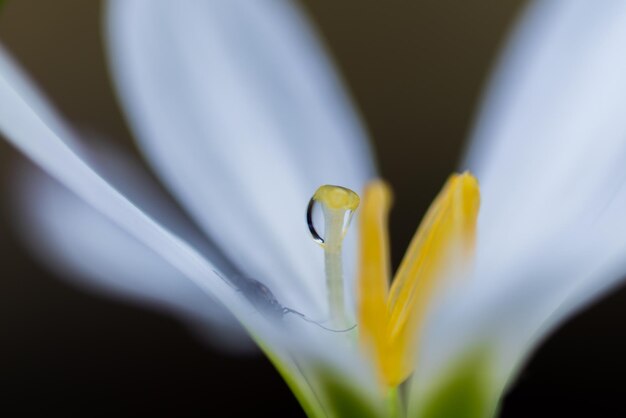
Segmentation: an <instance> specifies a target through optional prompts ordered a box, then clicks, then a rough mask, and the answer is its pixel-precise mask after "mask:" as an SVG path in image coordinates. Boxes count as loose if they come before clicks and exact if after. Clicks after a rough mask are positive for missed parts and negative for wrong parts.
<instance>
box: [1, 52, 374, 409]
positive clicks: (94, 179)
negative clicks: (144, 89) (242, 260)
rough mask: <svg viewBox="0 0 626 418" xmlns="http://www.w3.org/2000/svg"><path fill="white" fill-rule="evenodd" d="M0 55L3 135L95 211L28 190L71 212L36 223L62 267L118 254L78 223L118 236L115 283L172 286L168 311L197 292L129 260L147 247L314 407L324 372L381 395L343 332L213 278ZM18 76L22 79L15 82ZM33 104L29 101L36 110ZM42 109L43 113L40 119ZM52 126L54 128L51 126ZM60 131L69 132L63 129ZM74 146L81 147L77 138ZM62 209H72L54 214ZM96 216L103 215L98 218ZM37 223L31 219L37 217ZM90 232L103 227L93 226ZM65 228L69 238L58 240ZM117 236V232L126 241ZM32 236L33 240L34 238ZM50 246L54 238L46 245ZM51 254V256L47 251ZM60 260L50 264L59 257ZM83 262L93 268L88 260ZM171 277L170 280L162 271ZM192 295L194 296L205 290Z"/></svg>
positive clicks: (138, 290)
mask: <svg viewBox="0 0 626 418" xmlns="http://www.w3.org/2000/svg"><path fill="white" fill-rule="evenodd" d="M0 56H2V60H0V64H1V65H2V66H0V134H1V135H2V136H3V137H4V138H5V139H6V140H8V141H9V143H11V144H12V145H14V146H15V147H16V148H17V149H18V150H20V151H21V152H22V153H23V154H25V155H26V156H27V157H28V158H29V159H31V160H32V161H33V162H34V163H36V164H37V165H38V166H39V167H41V168H42V169H43V170H45V172H46V173H47V174H49V175H50V176H51V177H53V178H54V179H55V180H56V181H58V182H59V183H60V184H61V185H62V186H60V185H58V186H57V187H64V188H66V189H67V190H69V191H71V192H73V193H75V194H76V195H77V196H78V197H79V198H81V199H83V200H84V202H86V203H87V204H89V205H90V206H91V207H93V208H94V209H95V211H89V210H83V209H84V207H83V208H80V205H79V208H78V210H77V211H76V209H77V207H76V206H73V205H75V204H78V203H77V202H76V201H74V203H72V201H71V200H65V198H64V197H61V196H60V195H58V194H57V195H55V193H57V192H58V191H59V190H58V189H57V191H56V192H55V191H54V188H45V189H38V190H36V191H33V192H34V193H37V195H30V197H31V198H34V199H42V200H32V201H31V203H33V204H45V205H48V206H47V207H46V209H47V210H49V211H50V212H49V213H48V215H50V216H54V215H55V214H56V215H60V216H62V217H63V216H64V215H65V216H69V215H74V216H75V218H72V219H71V220H70V222H76V225H69V226H68V225H65V224H62V223H60V222H59V223H57V222H58V220H59V219H61V218H58V217H57V218H55V219H52V218H49V219H43V218H39V219H40V220H43V221H44V222H42V223H40V224H38V225H37V226H38V227H39V228H42V229H47V231H46V232H48V234H47V235H43V236H42V237H40V239H43V240H49V239H51V238H53V236H55V237H56V238H57V240H56V241H55V243H56V245H58V246H59V248H57V251H58V252H57V255H61V256H63V257H68V259H66V261H70V260H69V258H71V261H72V262H73V263H74V265H73V266H71V265H70V266H66V267H69V268H72V267H74V268H75V269H79V270H81V269H82V270H83V271H84V272H86V273H91V274H92V275H93V274H94V273H95V272H94V271H93V270H94V269H97V268H98V267H99V266H100V267H102V264H101V262H102V259H100V261H98V260H97V259H95V258H93V257H91V256H90V252H91V251H99V252H100V253H99V256H100V257H104V258H105V259H106V258H107V257H111V258H110V260H109V261H111V262H113V260H114V259H117V257H119V256H120V255H121V254H119V253H117V252H114V253H111V252H107V250H111V247H110V246H108V248H96V247H94V246H92V245H94V244H96V243H93V242H90V241H89V240H88V239H87V240H86V241H77V242H71V243H70V242H69V240H70V239H71V238H72V236H73V237H74V238H75V239H76V240H80V239H82V238H80V237H76V233H77V230H74V229H73V228H74V227H78V228H79V229H81V230H82V232H83V233H84V234H91V235H98V234H99V238H102V239H103V240H111V241H109V242H111V243H112V242H113V240H115V244H116V245H120V246H123V248H121V249H122V250H125V251H129V252H131V251H132V254H126V256H127V259H125V260H121V259H117V260H118V261H119V262H123V263H130V264H127V265H126V267H127V268H129V269H130V270H124V269H123V268H120V269H119V270H118V271H115V270H114V269H115V267H116V266H109V267H108V271H109V272H111V273H114V274H115V273H117V274H119V277H117V279H123V278H124V277H126V278H131V279H132V280H141V281H136V282H135V283H134V284H135V285H136V286H135V285H131V284H130V283H124V284H121V283H120V282H118V283H117V285H118V286H123V287H124V288H123V291H124V292H125V293H126V294H127V295H129V296H139V297H142V298H146V297H147V298H150V299H153V300H155V301H156V302H159V303H161V302H164V300H163V299H162V298H161V297H162V296H163V293H162V292H165V291H169V292H171V293H172V295H171V296H172V297H173V298H168V300H167V302H166V303H168V306H170V307H172V308H174V309H177V308H181V307H180V306H179V305H177V304H178V302H179V301H182V298H186V297H191V295H189V294H188V293H187V292H186V291H185V288H187V289H189V290H190V291H191V292H192V291H193V290H192V289H191V288H189V287H188V285H187V284H185V283H180V287H179V286H178V285H177V286H173V287H170V286H169V284H170V283H171V282H168V284H167V285H166V284H165V283H163V282H157V281H159V280H163V279H164V277H163V276H162V275H161V274H162V273H166V272H161V274H159V273H157V272H156V271H154V269H155V268H158V267H156V266H154V265H148V266H146V265H140V264H143V263H142V262H141V261H142V260H140V259H134V257H140V258H143V259H144V261H147V262H148V263H149V264H150V263H152V262H153V261H154V260H153V259H152V257H151V256H150V255H149V254H148V253H147V252H142V251H141V248H143V247H141V246H142V245H143V246H145V249H146V251H152V253H153V254H154V255H155V256H157V257H160V258H161V259H162V262H163V263H164V264H162V266H164V268H165V269H166V270H170V268H168V267H165V265H166V264H169V265H170V266H171V267H172V268H173V269H174V270H176V271H178V272H179V274H178V275H176V276H175V278H177V279H181V280H189V281H191V282H192V283H193V284H194V285H195V286H197V287H198V289H199V290H200V291H201V292H203V293H202V295H205V296H206V300H205V302H204V303H206V304H211V303H214V304H220V303H221V305H220V306H225V307H227V308H228V309H229V311H230V312H231V313H232V314H233V315H234V316H235V317H236V318H237V319H238V320H239V321H241V322H242V324H243V325H244V326H245V327H246V328H247V329H248V330H250V331H252V334H253V336H254V338H255V340H256V341H257V342H259V343H261V344H262V348H263V349H264V351H265V352H266V353H267V354H271V358H272V360H273V361H274V362H275V364H276V365H277V366H279V368H280V370H281V372H283V373H285V376H286V377H287V378H288V381H289V382H290V383H291V384H294V385H296V386H297V387H298V390H297V392H298V393H300V394H303V396H305V397H307V398H308V400H309V402H312V403H314V404H315V405H317V406H316V407H317V408H321V406H320V402H326V400H324V399H321V400H320V398H318V395H319V393H320V391H323V390H329V387H328V385H329V384H330V383H328V382H327V381H325V380H324V379H323V377H324V373H325V371H331V370H332V371H333V372H335V373H337V374H338V375H339V376H340V377H341V379H345V380H346V382H348V383H349V385H350V387H349V388H348V389H349V390H350V391H351V393H353V394H354V393H358V396H359V397H360V398H363V399H366V400H373V402H378V400H379V399H376V398H375V397H374V396H372V393H375V392H374V390H375V383H374V382H375V379H374V378H373V375H372V374H371V370H370V369H369V368H368V367H367V364H363V362H362V359H361V358H360V357H359V356H355V355H354V353H353V352H352V350H350V349H349V347H348V346H345V345H343V344H340V343H339V342H338V341H337V339H342V341H343V337H342V336H341V334H336V333H332V332H328V331H324V330H322V329H321V328H319V327H317V326H316V325H315V324H313V323H311V322H306V321H305V320H304V319H302V318H301V317H300V316H298V315H295V314H291V315H285V317H284V318H278V319H276V320H275V321H269V320H267V319H268V318H267V317H265V316H264V315H262V314H261V313H260V312H259V311H257V310H256V309H255V308H254V307H253V306H252V305H251V304H250V303H248V301H246V300H245V298H244V297H243V295H242V293H240V292H238V291H237V290H236V289H235V288H234V287H233V286H231V285H229V284H227V282H226V281H225V280H224V279H223V278H221V277H219V276H218V275H217V274H216V272H215V271H214V265H213V264H212V263H211V262H209V261H208V260H207V259H206V258H205V257H203V256H202V255H201V254H200V253H199V252H198V251H196V250H195V249H194V248H192V247H191V246H190V245H189V244H188V243H186V242H185V241H183V240H181V239H180V238H178V237H177V236H176V235H174V234H172V233H171V232H169V231H168V230H166V229H165V228H163V227H162V226H161V225H160V224H158V223H156V222H155V221H153V220H152V218H150V217H149V216H147V215H146V214H145V213H144V212H142V211H141V210H140V209H139V208H138V207H137V206H135V205H134V204H133V203H131V202H130V201H129V200H128V199H126V198H125V197H124V196H123V195H121V194H120V193H119V192H118V191H117V190H116V189H115V188H113V187H112V186H111V185H110V184H109V183H108V182H107V181H106V180H104V178H102V177H101V176H100V175H98V174H97V173H96V172H95V171H94V170H93V169H92V168H91V167H90V166H89V165H88V164H87V163H86V161H85V160H84V159H82V158H81V157H80V156H79V155H78V154H77V153H76V152H75V151H74V150H73V149H72V148H70V147H69V146H68V145H67V143H66V142H65V141H64V140H63V139H61V138H60V137H59V136H58V134H57V132H66V131H64V129H65V128H64V125H63V123H62V122H61V121H60V120H59V119H57V118H56V116H55V115H54V112H53V111H52V109H50V108H48V106H47V105H46V103H45V100H44V99H43V98H42V97H41V96H40V95H38V93H37V92H36V91H35V89H34V87H33V86H32V85H30V84H29V83H28V81H27V80H26V78H25V77H24V76H23V75H22V74H21V73H20V71H19V69H18V67H17V66H15V64H13V63H12V62H11V60H10V58H9V57H8V55H7V54H6V52H5V51H4V50H0ZM18 79H19V82H15V80H18ZM31 102H32V103H33V105H32V106H31ZM39 112H41V116H40V115H39ZM49 125H50V126H52V127H54V130H53V129H51V128H50V127H49ZM57 128H58V129H57ZM66 133H68V134H69V132H66ZM73 147H74V148H75V149H81V150H82V151H83V152H84V151H85V150H84V148H83V147H80V146H79V145H78V144H75V145H74V146H73ZM39 186H41V183H40V184H36V183H31V187H35V188H38V187H39ZM62 190H65V189H62ZM26 193H28V191H26ZM66 197H67V196H66ZM44 200H45V201H44ZM56 205H59V206H56ZM58 211H72V212H71V213H66V214H59V213H58ZM97 213H100V214H101V216H103V217H104V219H103V218H101V217H100V216H98V215H97ZM38 215H41V213H39V214H38ZM48 215H46V216H48ZM35 216H37V214H35ZM79 216H80V218H79ZM33 220H35V221H36V219H35V218H33ZM66 220H67V219H66ZM106 220H108V221H106ZM82 222H88V223H89V228H90V229H89V230H86V229H85V228H80V227H81V226H84V225H83V224H82ZM113 225H115V226H117V227H118V228H119V229H118V230H117V233H118V234H116V232H114V231H115V228H111V226H113ZM100 227H102V228H100ZM65 228H67V230H65ZM91 228H99V229H97V230H93V229H91ZM40 232H41V231H40ZM63 234H67V235H68V236H67V237H62V235H63ZM105 234H108V235H105ZM119 234H121V235H123V238H121V236H120V235H119ZM130 237H132V238H134V239H135V240H136V243H135V242H134V241H133V240H132V239H129V238H130ZM83 238H84V237H83ZM33 239H36V238H35V237H33ZM72 241H74V240H72ZM80 242H83V243H84V244H85V247H84V248H81V250H80V252H78V251H76V245H75V244H77V243H80ZM48 243H49V244H51V243H52V242H51V241H49V242H48ZM135 244H137V245H135ZM43 245H45V243H44V244H43ZM48 250H49V248H48ZM75 251H76V252H75ZM102 251H104V252H102ZM91 255H95V254H91ZM49 256H53V255H52V254H49ZM80 256H83V257H85V260H84V262H83V263H80V261H79V260H78V258H79V257H80ZM58 261H59V260H56V262H58ZM87 262H90V263H93V264H92V265H90V266H87V265H86V264H87ZM117 267H121V266H117ZM137 268H147V269H148V270H147V271H146V272H145V273H150V274H154V276H153V277H151V278H152V279H154V280H153V281H150V280H149V279H150V277H143V278H137V277H133V276H126V275H127V274H129V273H132V270H135V269H137ZM94 278H95V279H97V278H98V276H95V277H93V276H92V279H94ZM100 278H102V276H100ZM169 279H174V277H169V276H168V280H169ZM110 280H113V278H112V277H111V276H109V277H108V278H107V281H108V283H107V284H106V286H108V287H109V289H113V287H111V286H115V284H114V283H112V282H110ZM144 280H145V281H144ZM143 284H145V285H149V286H156V287H161V286H163V288H162V289H156V288H155V289H147V288H143ZM166 286H167V287H166ZM192 287H193V286H192ZM118 289H119V287H118ZM193 297H194V300H196V301H197V300H198V298H200V297H201V295H195V296H193ZM187 308H193V307H191V306H190V307H187ZM196 308H197V307H196ZM195 312H198V311H195ZM186 313H188V312H186ZM202 314H204V311H203V312H202V313H201V315H202ZM277 321H278V322H277ZM277 325H278V326H277ZM229 332H230V331H229ZM230 337H231V336H229V338H230ZM329 347H334V349H332V350H329V349H328V348H329ZM355 376H360V377H355ZM313 391H315V393H314V392H313Z"/></svg>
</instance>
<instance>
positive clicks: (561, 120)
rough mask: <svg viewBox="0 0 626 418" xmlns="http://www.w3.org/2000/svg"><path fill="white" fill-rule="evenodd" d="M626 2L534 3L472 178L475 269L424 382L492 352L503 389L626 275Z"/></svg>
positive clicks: (488, 117)
mask: <svg viewBox="0 0 626 418" xmlns="http://www.w3.org/2000/svg"><path fill="white" fill-rule="evenodd" d="M625 47H626V3H624V2H622V1H619V0H608V1H605V2H594V3H592V2H587V1H577V0H574V1H569V0H557V1H537V2H534V3H533V4H532V5H531V7H529V8H528V10H527V11H526V13H525V14H524V16H523V19H522V20H521V23H520V24H519V25H518V27H517V28H516V30H515V31H514V33H513V37H512V39H511V42H510V44H509V46H508V49H507V50H506V52H505V54H504V56H503V58H502V60H501V62H500V64H499V66H498V68H497V71H496V73H495V76H494V79H493V82H492V84H491V85H490V88H489V89H488V93H487V95H486V98H485V103H484V105H483V108H482V112H481V113H480V115H479V116H480V117H479V119H478V122H477V125H476V129H475V131H474V134H473V136H472V138H471V143H470V149H469V152H468V156H467V160H466V163H465V165H466V166H465V167H463V168H470V169H471V170H472V171H473V172H474V173H475V174H476V175H477V177H478V179H479V181H480V184H481V194H482V204H481V213H480V218H479V228H478V233H479V237H478V246H477V262H476V270H475V274H474V276H473V277H471V278H469V279H468V282H467V283H466V285H465V286H463V287H462V290H460V291H459V292H458V293H457V294H455V295H449V297H448V298H447V303H445V302H444V303H442V306H441V308H440V309H439V311H438V312H437V313H435V314H433V319H432V323H431V331H430V335H429V337H428V338H427V339H428V341H425V346H426V348H425V353H424V363H428V365H426V366H425V368H426V369H430V368H433V369H437V368H438V367H443V365H445V363H446V362H447V361H448V360H449V358H450V356H455V355H458V353H459V352H460V351H463V350H466V349H473V348H475V347H476V346H480V345H487V346H489V347H490V348H491V349H492V350H495V351H494V352H493V353H492V356H493V358H494V359H495V363H496V364H497V368H498V370H497V373H498V374H499V376H498V379H499V380H500V381H501V382H502V381H506V380H507V379H508V378H509V377H510V376H511V373H512V372H514V371H515V370H516V368H517V367H519V365H520V361H521V360H523V358H524V356H525V355H527V354H528V352H529V350H530V348H532V347H533V346H534V345H535V344H536V343H537V342H538V341H539V340H541V338H542V337H543V336H545V335H546V333H548V332H549V331H550V330H552V329H553V328H554V326H556V325H558V323H560V321H562V320H563V319H564V318H566V317H567V316H569V315H571V314H572V313H573V312H575V311H576V310H577V309H580V308H581V307H582V306H584V305H586V304H587V303H589V302H590V301H591V300H593V299H594V298H596V297H598V296H599V295H600V294H601V293H602V292H603V291H606V290H608V289H610V288H611V286H612V285H614V284H615V283H617V281H618V280H620V279H622V278H623V276H624V273H625V272H626V269H625V268H626V265H625V263H624V262H623V260H624V259H625V258H626V219H625V218H624V213H626V168H625V167H626V165H625V163H626V118H624V117H623V114H622V113H623V109H625V108H626V55H625V54H624V53H623V50H624V48H625Z"/></svg>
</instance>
